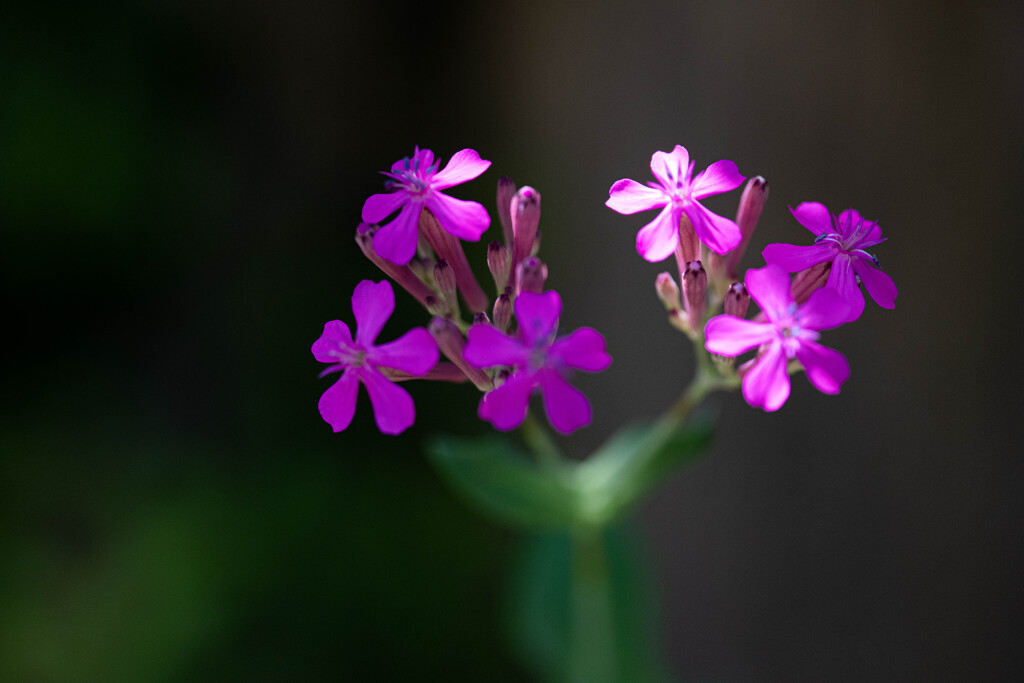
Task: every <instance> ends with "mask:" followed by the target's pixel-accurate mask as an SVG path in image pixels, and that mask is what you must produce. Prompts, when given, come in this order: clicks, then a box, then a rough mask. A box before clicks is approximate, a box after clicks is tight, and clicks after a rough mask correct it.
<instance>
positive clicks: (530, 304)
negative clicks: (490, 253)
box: [464, 291, 612, 434]
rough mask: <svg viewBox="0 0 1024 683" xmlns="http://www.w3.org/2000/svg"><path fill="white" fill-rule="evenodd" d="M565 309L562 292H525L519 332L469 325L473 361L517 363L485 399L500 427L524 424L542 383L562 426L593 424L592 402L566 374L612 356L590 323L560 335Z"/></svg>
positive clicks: (563, 429) (553, 418)
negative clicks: (510, 372)
mask: <svg viewBox="0 0 1024 683" xmlns="http://www.w3.org/2000/svg"><path fill="white" fill-rule="evenodd" d="M561 313H562V299H561V297H559V296H558V292H551V291H549V292H541V293H539V294H538V293H534V292H522V293H521V294H520V295H519V296H518V297H517V298H516V301H515V314H516V320H517V321H518V322H519V334H518V337H516V338H513V337H509V336H507V335H505V334H502V333H501V332H499V331H498V330H496V329H495V328H494V327H491V326H490V325H487V324H478V325H473V326H472V327H470V328H469V332H468V334H467V336H468V342H467V344H466V348H465V351H464V357H465V359H466V361H467V362H468V363H469V364H470V365H473V366H475V367H478V368H490V367H495V366H508V367H511V368H513V372H512V374H511V375H509V377H508V378H507V379H506V380H505V382H504V383H503V384H502V385H501V386H499V387H498V388H497V389H493V390H492V391H490V392H488V393H487V394H486V395H485V396H484V397H483V398H482V399H481V401H480V408H479V410H478V413H479V415H480V417H481V418H482V419H484V420H487V421H489V422H491V423H492V424H493V425H494V426H495V427H496V428H497V429H500V430H503V431H506V430H509V429H514V428H515V427H518V426H519V425H520V424H522V422H523V420H524V419H526V410H527V404H528V403H529V401H530V395H531V394H532V393H533V390H534V388H536V387H540V393H541V395H542V396H543V398H544V410H545V412H546V413H547V416H548V421H549V422H551V426H552V427H554V428H555V430H556V431H558V432H560V433H562V434H568V433H570V432H572V431H575V430H576V429H578V428H579V427H583V426H585V425H587V424H590V420H591V410H590V402H589V401H588V400H587V397H586V396H584V395H583V393H582V392H581V391H580V390H579V389H576V388H575V387H573V386H572V385H571V384H569V382H568V381H566V379H565V375H566V374H567V373H568V371H569V370H570V369H577V370H585V371H587V372H600V371H601V370H604V369H605V368H607V367H608V365H609V364H610V363H611V362H612V359H611V356H609V355H608V354H607V353H606V352H605V343H604V337H602V336H601V334H600V333H599V332H598V331H597V330H594V329H591V328H589V327H581V328H580V329H578V330H576V331H575V332H573V333H572V334H569V335H566V336H564V337H559V338H558V339H555V338H554V337H555V333H556V329H557V325H558V317H559V316H560V315H561Z"/></svg>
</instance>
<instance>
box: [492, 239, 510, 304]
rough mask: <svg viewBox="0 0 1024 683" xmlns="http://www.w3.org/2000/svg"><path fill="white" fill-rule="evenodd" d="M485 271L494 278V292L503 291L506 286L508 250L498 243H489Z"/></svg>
mask: <svg viewBox="0 0 1024 683" xmlns="http://www.w3.org/2000/svg"><path fill="white" fill-rule="evenodd" d="M487 269H488V270H490V271H491V277H493V278H494V287H495V291H497V292H498V293H501V292H503V291H505V287H506V285H508V249H506V248H505V247H503V246H502V245H501V243H500V242H491V243H490V244H488V245H487Z"/></svg>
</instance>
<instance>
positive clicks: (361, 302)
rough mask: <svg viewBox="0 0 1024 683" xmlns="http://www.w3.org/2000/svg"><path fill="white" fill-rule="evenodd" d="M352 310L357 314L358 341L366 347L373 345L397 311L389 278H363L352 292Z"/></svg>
mask: <svg viewBox="0 0 1024 683" xmlns="http://www.w3.org/2000/svg"><path fill="white" fill-rule="evenodd" d="M352 312H353V313H355V315H356V341H357V342H359V344H361V345H362V346H363V347H364V348H369V347H371V346H373V342H374V341H376V339H377V335H378V334H380V331H381V330H382V329H383V328H384V323H386V322H387V321H388V318H390V317H391V314H392V313H394V312H395V290H393V289H392V288H391V283H390V282H389V281H387V280H382V281H380V282H373V281H372V280H363V281H362V282H360V283H359V284H358V285H356V289H355V291H354V292H352Z"/></svg>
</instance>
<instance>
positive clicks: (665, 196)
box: [605, 145, 746, 261]
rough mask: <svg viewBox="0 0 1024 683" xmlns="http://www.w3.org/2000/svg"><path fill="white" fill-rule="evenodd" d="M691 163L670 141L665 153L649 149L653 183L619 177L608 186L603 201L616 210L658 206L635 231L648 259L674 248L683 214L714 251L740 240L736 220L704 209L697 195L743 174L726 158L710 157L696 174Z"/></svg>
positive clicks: (724, 188)
mask: <svg viewBox="0 0 1024 683" xmlns="http://www.w3.org/2000/svg"><path fill="white" fill-rule="evenodd" d="M693 166H694V163H693V162H692V161H690V155H689V153H687V151H686V149H685V148H684V147H682V146H680V145H676V147H675V149H674V150H672V152H671V153H669V152H655V153H654V155H653V156H651V172H652V173H653V174H654V177H655V178H657V179H658V182H657V183H653V182H649V183H647V185H641V184H640V183H638V182H636V181H635V180H630V179H628V178H623V179H622V180H619V181H618V182H616V183H615V184H614V185H612V187H611V189H610V190H609V191H608V195H609V197H608V201H607V202H605V205H606V206H607V207H608V208H610V209H612V210H614V211H618V212H619V213H621V214H627V215H628V214H634V213H638V212H640V211H649V210H651V209H661V213H659V214H658V217H657V218H655V219H654V220H653V221H651V222H650V223H648V224H647V225H645V226H644V227H643V228H641V229H640V232H639V233H637V236H636V250H637V251H638V252H639V253H640V255H641V256H643V257H644V258H645V259H647V260H648V261H662V260H664V259H666V258H668V257H669V256H670V255H671V254H672V252H674V251H675V249H676V246H678V244H679V224H680V221H681V219H682V216H683V214H685V215H686V217H687V218H689V219H690V223H691V224H692V225H693V229H694V231H695V232H696V233H697V237H699V238H700V239H701V241H702V242H704V244H706V245H708V248H709V249H711V250H712V251H714V252H715V253H718V254H725V253H727V252H729V251H731V250H732V249H735V248H736V247H737V246H739V243H740V241H741V240H742V239H743V235H742V234H741V233H740V228H739V226H737V225H736V223H734V222H733V221H731V220H729V219H728V218H723V217H722V216H719V215H718V214H715V213H712V212H711V211H709V210H707V209H706V208H704V206H703V205H702V204H701V203H700V201H699V200H701V199H704V198H705V197H710V196H711V195H715V194H721V193H722V192H728V191H729V190H734V189H736V188H737V187H739V186H740V184H742V183H743V181H744V180H746V178H744V176H742V175H740V172H739V169H737V168H736V164H735V163H733V162H731V161H728V160H726V159H722V160H721V161H716V162H715V163H713V164H711V165H710V166H708V167H707V169H705V170H704V171H703V172H701V173H698V174H697V175H696V176H693ZM691 176H693V177H691Z"/></svg>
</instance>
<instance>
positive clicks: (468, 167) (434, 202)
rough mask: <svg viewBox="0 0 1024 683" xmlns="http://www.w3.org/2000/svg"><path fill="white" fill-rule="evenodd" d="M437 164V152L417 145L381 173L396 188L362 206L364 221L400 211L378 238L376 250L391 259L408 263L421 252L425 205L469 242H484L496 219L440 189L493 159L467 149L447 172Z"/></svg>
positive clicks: (481, 169)
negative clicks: (421, 224) (492, 222)
mask: <svg viewBox="0 0 1024 683" xmlns="http://www.w3.org/2000/svg"><path fill="white" fill-rule="evenodd" d="M438 165H439V164H438V163H435V161H434V153H433V152H431V151H430V150H429V149H420V148H419V147H417V148H416V151H415V152H414V153H413V155H412V158H409V157H406V158H405V159H402V160H400V161H396V162H395V163H394V165H393V166H392V167H391V171H390V172H387V171H382V173H383V174H384V175H386V176H388V177H389V178H391V180H389V181H387V183H386V185H387V187H388V188H389V189H392V190H395V192H391V193H389V194H375V195H373V196H372V197H370V198H369V199H367V200H366V203H365V204H363V220H364V221H366V222H367V223H380V222H381V221H383V220H384V219H385V218H387V217H388V216H390V215H391V214H393V213H394V212H395V211H399V209H401V211H399V214H398V216H397V217H396V218H395V220H393V221H391V222H390V223H388V224H387V225H383V226H381V228H380V230H378V231H377V234H375V235H374V236H373V248H374V250H376V252H377V253H378V254H380V255H381V256H383V257H384V258H386V259H387V260H389V261H391V262H392V263H397V264H399V265H404V264H406V263H408V262H409V261H410V259H412V257H413V255H414V254H415V253H416V243H417V238H418V235H419V231H418V227H419V220H420V212H421V211H422V210H423V207H424V206H426V207H427V208H428V209H430V212H431V213H432V214H434V216H435V217H436V218H437V220H438V222H439V223H440V224H441V226H442V227H443V228H444V229H445V230H447V231H448V232H450V233H451V234H452V235H454V236H455V237H459V238H461V239H464V240H471V241H476V240H479V239H480V236H481V235H482V234H483V233H484V231H486V230H487V228H488V226H489V225H490V224H491V217H490V215H488V213H487V209H485V208H484V207H483V205H482V204H480V203H478V202H469V201H463V200H461V199H455V198H453V197H449V196H448V195H445V194H442V193H441V190H446V189H448V188H449V187H453V186H455V185H458V184H460V183H464V182H466V181H467V180H472V179H473V178H476V177H477V176H479V175H480V174H481V173H483V172H484V171H486V170H487V168H488V167H489V166H490V165H491V162H489V161H484V160H483V159H481V158H480V155H479V154H477V153H476V152H475V151H474V150H472V149H464V150H462V151H460V152H456V153H455V156H453V157H452V158H451V160H450V161H449V162H448V165H447V166H445V167H444V170H442V171H438V170H437V168H438Z"/></svg>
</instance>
